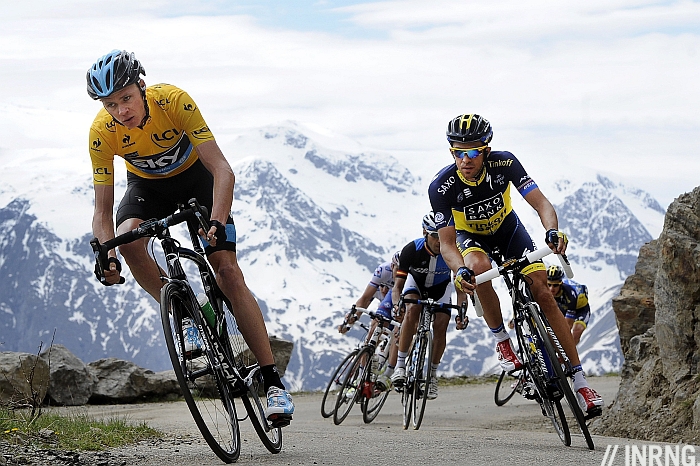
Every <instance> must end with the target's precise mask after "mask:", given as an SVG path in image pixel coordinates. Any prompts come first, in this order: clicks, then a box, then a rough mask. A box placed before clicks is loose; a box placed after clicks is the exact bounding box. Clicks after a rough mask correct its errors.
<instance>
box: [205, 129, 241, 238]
mask: <svg viewBox="0 0 700 466" xmlns="http://www.w3.org/2000/svg"><path fill="white" fill-rule="evenodd" d="M196 150H197V155H199V159H200V160H201V161H202V163H203V164H204V166H205V167H206V169H207V170H209V172H210V173H211V174H212V176H213V177H214V202H213V205H212V208H211V220H217V221H218V222H220V223H221V224H223V225H226V220H227V219H228V216H229V213H230V212H231V205H232V204H233V187H234V184H235V182H236V177H235V176H234V174H233V170H232V169H231V165H229V163H228V161H227V160H226V158H225V157H224V154H223V152H221V149H220V148H219V145H218V144H217V143H216V141H207V142H203V143H202V144H200V145H198V146H197V147H196ZM215 231H216V227H215V226H212V227H211V228H210V229H209V231H208V232H207V234H206V235H204V239H206V240H207V241H208V242H209V243H210V244H211V245H212V246H216V238H215V237H214V233H215ZM202 233H203V232H200V234H202Z"/></svg>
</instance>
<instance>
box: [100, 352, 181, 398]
mask: <svg viewBox="0 0 700 466" xmlns="http://www.w3.org/2000/svg"><path fill="white" fill-rule="evenodd" d="M88 368H89V370H90V372H91V373H92V374H93V375H94V376H95V378H96V379H97V383H96V384H95V387H94V389H93V392H92V396H91V397H90V403H132V402H135V401H141V400H145V399H148V398H169V397H171V396H173V395H179V394H180V386H179V385H178V383H177V379H176V378H175V374H174V372H173V371H163V372H158V373H155V372H153V371H152V370H148V369H144V368H142V367H139V366H137V365H136V364H134V363H133V362H131V361H124V360H121V359H116V358H105V359H98V360H97V361H94V362H91V363H90V364H88Z"/></svg>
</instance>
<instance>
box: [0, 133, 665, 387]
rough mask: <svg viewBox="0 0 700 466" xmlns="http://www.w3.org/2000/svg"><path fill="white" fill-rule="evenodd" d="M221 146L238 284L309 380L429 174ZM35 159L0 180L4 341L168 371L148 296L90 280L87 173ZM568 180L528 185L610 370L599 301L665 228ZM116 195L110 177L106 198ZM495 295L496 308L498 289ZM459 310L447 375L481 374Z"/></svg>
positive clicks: (637, 209)
mask: <svg viewBox="0 0 700 466" xmlns="http://www.w3.org/2000/svg"><path fill="white" fill-rule="evenodd" d="M222 139H223V138H222ZM225 144H226V148H225V151H224V152H225V153H226V154H227V155H228V156H229V157H230V158H231V160H232V161H234V163H233V164H234V171H235V172H236V191H235V199H236V200H235V202H234V206H233V210H234V218H235V220H236V227H237V230H238V232H239V234H238V250H239V261H240V262H241V266H242V268H243V271H244V274H245V276H246V282H247V283H248V286H249V287H250V288H251V290H252V291H253V293H254V294H255V295H256V297H257V299H258V300H259V302H260V304H261V308H262V309H263V313H264V315H265V319H266V321H267V323H268V330H269V332H270V333H272V334H276V335H278V336H280V337H283V338H286V339H289V340H292V341H294V343H295V351H294V355H293V358H292V361H291V362H290V364H289V366H288V368H287V374H286V375H285V379H286V380H287V382H288V383H290V385H292V387H294V388H297V389H300V388H304V389H317V388H320V387H322V386H323V385H324V384H325V382H326V380H327V377H328V375H329V372H330V371H331V370H332V369H333V368H334V365H335V364H337V362H338V361H339V358H340V357H342V355H344V353H346V352H347V351H348V350H349V349H350V348H352V347H353V346H354V345H355V344H356V343H357V341H358V338H359V337H360V336H361V334H360V331H359V330H356V329H355V330H353V331H351V332H350V334H349V335H347V336H343V335H340V334H338V333H337V331H336V330H335V329H336V326H337V325H338V324H339V322H340V321H341V319H342V315H343V314H344V313H345V312H346V310H347V309H348V308H349V306H350V305H351V304H352V303H353V302H354V301H355V300H356V299H357V297H358V296H359V294H360V293H361V291H362V290H363V289H364V287H365V286H366V284H367V281H368V280H369V277H370V276H371V273H372V271H373V270H374V268H375V267H376V265H377V264H378V263H380V262H382V261H383V260H386V259H388V258H389V257H390V255H391V254H392V253H393V251H395V250H397V249H399V248H400V247H402V246H403V245H404V244H405V243H407V242H408V241H410V240H412V239H414V238H416V237H418V236H420V234H421V231H420V220H421V218H422V216H423V215H424V214H425V211H426V210H427V208H428V206H429V204H428V201H427V195H426V189H427V184H428V182H429V180H428V179H425V178H421V177H418V176H416V175H415V174H412V173H411V172H410V171H409V170H408V169H407V168H406V167H405V166H403V165H402V164H401V163H400V162H399V161H398V160H397V159H396V158H394V157H393V156H391V155H390V154H385V153H376V152H371V151H367V150H364V149H363V148H362V147H360V146H359V145H357V144H356V143H354V142H352V141H348V140H346V139H343V138H338V137H334V136H332V135H327V134H323V133H321V132H318V131H312V130H310V129H308V128H305V127H302V126H300V125H297V124H294V123H289V124H286V125H283V126H275V127H266V128H260V129H256V130H251V131H248V132H245V133H243V134H241V135H239V136H238V137H237V138H235V139H230V140H228V141H226V142H225ZM51 155H52V156H53V157H55V158H56V159H57V160H66V159H67V157H69V155H66V154H60V153H57V154H51ZM43 160H44V157H38V156H37V157H26V160H25V161H24V163H23V164H21V166H12V167H9V168H7V169H6V170H4V171H3V172H2V173H0V206H1V207H0V350H4V351H29V352H34V351H36V349H37V347H38V345H39V343H40V342H43V344H44V345H47V344H48V343H50V341H51V340H52V338H53V339H54V342H55V343H62V344H64V345H66V346H67V347H68V348H70V349H71V350H72V351H74V352H75V353H76V354H77V355H78V356H79V357H81V358H82V359H83V360H86V361H92V360H94V359H97V358H99V357H105V356H115V357H120V358H125V359H131V360H133V361H135V362H136V363H137V364H139V365H142V366H144V367H148V368H151V369H154V370H162V369H166V368H168V366H169V361H168V357H167V354H166V350H165V347H164V345H163V339H162V335H161V329H160V328H161V327H160V321H159V317H158V310H157V303H156V302H155V301H154V300H152V299H151V298H150V297H148V296H147V295H146V294H145V293H144V292H142V291H141V290H140V289H139V287H138V285H136V283H135V282H134V280H133V279H131V277H130V276H128V275H127V283H126V284H125V285H123V286H114V287H109V288H105V287H102V286H101V285H100V284H99V283H98V282H97V281H95V280H94V277H93V275H92V269H93V262H92V257H91V250H90V247H89V244H88V241H89V239H90V237H91V235H90V234H89V221H90V218H91V214H92V212H91V209H92V206H91V199H92V192H91V191H92V190H91V186H90V178H89V176H85V175H89V168H87V169H86V170H82V167H79V168H80V170H78V169H75V170H74V171H70V170H68V169H64V170H62V171H59V172H58V175H57V174H56V172H53V173H52V176H48V175H46V174H45V172H44V171H42V170H41V163H42V162H43ZM526 166H527V164H526ZM575 176H576V179H575V180H574V179H567V180H561V179H560V180H553V181H552V182H551V183H549V182H547V180H544V183H543V180H538V182H540V186H542V187H543V190H545V193H546V194H547V195H548V196H549V197H550V199H551V200H552V201H553V203H554V204H555V205H556V207H557V212H558V213H559V217H560V223H561V228H562V229H563V230H564V231H567V233H569V235H570V236H571V238H572V242H571V250H570V251H571V253H570V257H571V259H572V262H573V266H574V270H575V272H576V273H577V277H576V279H577V280H579V281H581V282H582V283H585V284H587V285H588V287H589V290H590V292H591V303H592V308H593V309H594V313H593V318H592V320H591V323H590V325H589V328H588V330H587V331H586V332H585V333H584V337H583V340H582V342H581V344H580V349H581V352H582V355H583V356H584V366H585V367H586V369H587V371H588V372H604V371H612V370H618V369H619V367H620V365H621V356H620V351H619V344H618V342H617V338H616V336H617V329H616V326H615V319H614V315H613V313H612V308H611V306H610V300H611V299H612V297H613V296H614V295H615V293H616V291H617V289H618V288H619V286H620V285H621V283H622V281H623V280H624V278H625V277H626V276H627V275H628V274H629V273H631V272H632V271H633V269H634V262H635V259H636V254H637V251H638V249H639V247H640V246H641V245H642V244H643V243H644V242H646V241H649V240H650V239H652V237H655V236H657V235H658V233H659V232H660V231H661V227H662V222H663V214H664V210H663V208H661V207H660V206H659V204H658V203H657V202H656V201H655V200H653V199H652V198H651V197H650V196H649V195H648V194H647V193H645V192H644V191H641V190H639V189H636V188H633V187H629V186H625V185H622V184H620V183H617V182H615V181H613V180H611V179H610V177H606V176H604V175H601V174H598V173H577V174H576V175H575ZM121 179H123V177H122V178H121ZM545 186H546V188H545ZM123 189H124V185H123V183H122V184H120V185H118V186H117V191H118V192H117V196H119V191H123ZM516 197H517V196H516ZM514 204H515V205H516V211H517V212H518V213H519V215H520V216H521V218H522V219H523V222H525V224H526V226H527V227H528V230H529V231H531V232H532V234H533V237H534V238H535V239H536V240H538V237H540V236H544V232H543V230H542V226H541V225H540V224H539V221H538V219H537V217H536V215H535V214H534V213H533V211H532V209H531V208H530V207H529V206H527V204H525V203H524V201H522V200H521V199H520V200H519V198H514ZM537 242H538V244H540V245H541V244H542V241H541V239H540V240H539V241H537ZM497 289H498V290H499V293H500V294H501V296H502V308H503V312H504V315H506V316H507V315H508V314H509V313H510V310H509V300H508V298H507V296H506V294H505V289H504V287H503V285H502V284H497ZM470 315H471V318H472V323H471V324H470V326H469V328H468V329H467V330H466V331H464V332H458V331H456V330H454V327H453V326H451V327H450V330H449V335H448V348H447V351H446V353H445V357H444V360H443V361H444V363H443V365H442V366H441V371H442V373H444V374H465V373H466V374H478V373H485V372H489V371H492V370H493V369H494V367H495V365H496V359H495V355H494V351H493V339H492V337H491V336H490V334H489V331H488V329H487V328H486V326H485V324H484V322H483V320H482V319H478V318H476V316H475V315H473V311H470ZM54 332H55V337H54Z"/></svg>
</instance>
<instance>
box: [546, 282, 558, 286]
mask: <svg viewBox="0 0 700 466" xmlns="http://www.w3.org/2000/svg"><path fill="white" fill-rule="evenodd" d="M547 286H561V283H552V282H547Z"/></svg>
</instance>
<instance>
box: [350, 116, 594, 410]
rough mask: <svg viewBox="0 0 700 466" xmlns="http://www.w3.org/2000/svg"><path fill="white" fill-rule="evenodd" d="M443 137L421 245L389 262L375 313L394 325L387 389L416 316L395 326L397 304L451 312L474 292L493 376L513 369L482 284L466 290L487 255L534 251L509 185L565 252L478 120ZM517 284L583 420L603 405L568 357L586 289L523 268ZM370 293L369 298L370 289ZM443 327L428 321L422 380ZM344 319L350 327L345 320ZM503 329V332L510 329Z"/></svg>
mask: <svg viewBox="0 0 700 466" xmlns="http://www.w3.org/2000/svg"><path fill="white" fill-rule="evenodd" d="M446 135H447V141H448V143H449V145H450V147H449V150H450V152H451V154H452V158H453V163H451V164H450V165H448V166H446V167H444V168H443V169H442V170H440V171H439V172H438V174H437V175H436V176H435V177H434V179H433V180H432V182H431V183H430V187H429V189H428V195H429V198H430V203H431V207H432V211H431V212H430V213H428V214H427V215H426V216H425V217H424V218H423V223H422V226H423V237H422V238H419V239H416V240H414V241H412V242H411V243H409V244H407V245H406V246H405V247H404V248H403V249H402V251H401V253H400V254H397V255H395V257H396V256H398V258H397V260H394V261H393V264H394V265H393V271H394V277H393V278H394V284H393V287H392V288H391V293H388V292H387V293H386V296H385V297H384V298H383V300H382V303H381V304H380V306H379V308H380V310H386V309H388V308H391V309H392V311H393V317H394V318H403V319H404V321H403V325H402V328H401V332H400V336H399V339H398V351H397V356H396V362H395V365H394V363H393V360H392V359H390V360H389V364H390V365H389V372H390V373H391V382H392V383H393V385H394V386H396V387H400V386H401V385H402V384H403V383H404V381H405V358H406V355H407V351H408V348H409V346H410V343H411V339H412V338H413V334H414V333H415V330H416V325H417V321H416V319H417V316H418V314H419V313H420V306H418V305H415V304H414V305H409V306H406V309H405V316H403V315H402V314H403V311H404V310H403V309H399V308H398V306H399V299H400V297H401V296H404V297H407V298H413V299H416V298H432V299H435V300H439V301H442V302H447V301H449V300H450V299H451V297H452V293H453V291H456V295H457V302H458V304H459V303H461V302H462V300H464V299H466V295H467V294H469V295H472V294H474V292H475V291H476V292H477V294H478V297H479V301H480V303H481V306H482V308H483V316H484V319H485V321H486V323H487V325H488V326H489V328H490V329H491V333H492V335H493V337H494V339H495V341H496V353H497V355H498V361H499V363H500V366H501V368H502V369H503V370H504V371H508V372H512V371H515V370H518V369H520V368H521V367H522V362H521V361H520V360H519V359H518V356H517V355H516V352H515V350H514V347H513V343H512V341H511V338H510V335H509V334H508V331H507V330H506V327H505V325H504V322H503V316H502V313H501V307H500V302H499V299H498V295H497V294H496V292H495V291H494V289H493V286H492V284H491V282H490V281H486V282H484V283H482V284H480V285H479V286H476V285H475V282H474V277H475V276H476V275H478V274H480V273H483V272H486V271H487V270H488V269H490V268H492V266H493V265H492V261H491V255H492V254H494V253H498V254H501V256H502V257H503V258H505V259H509V258H518V257H522V256H524V255H526V254H527V253H529V252H531V251H534V250H535V249H536V248H535V243H534V242H533V241H532V238H531V237H530V235H529V234H528V232H527V231H526V229H525V227H524V226H523V224H522V223H521V221H520V219H519V218H518V216H517V214H516V213H515V211H514V210H513V208H512V205H511V198H510V186H511V184H512V185H513V186H515V188H516V189H517V190H518V192H519V193H520V194H521V195H522V196H523V198H524V199H525V200H526V201H527V202H528V203H529V204H530V205H531V206H532V207H533V208H534V209H535V211H536V212H537V214H538V215H539V218H540V221H541V222H542V225H543V226H544V228H545V229H546V231H547V232H546V236H545V241H546V243H547V245H548V247H550V248H551V249H552V250H553V251H554V252H555V253H557V254H564V253H565V251H566V247H567V243H568V238H567V236H566V235H565V234H564V233H562V232H560V231H559V230H558V221H557V215H556V211H555V210H554V207H553V206H552V204H551V203H550V202H549V200H547V198H546V197H545V196H544V195H543V194H542V192H541V191H540V189H539V188H538V187H537V184H536V183H535V182H534V180H532V178H530V176H529V175H528V174H527V172H526V171H525V169H524V168H523V166H522V165H521V163H520V162H519V161H518V159H517V158H516V157H515V156H514V155H513V154H512V153H510V152H505V151H493V150H491V147H490V145H489V144H490V142H491V140H492V138H493V130H492V127H491V124H490V123H489V121H488V120H486V119H485V118H483V117H481V116H479V115H475V114H463V115H459V116H457V117H456V118H454V119H452V120H450V121H449V123H448V126H447V133H446ZM382 267H384V265H383V266H381V267H380V268H382ZM377 270H378V271H379V270H380V269H377ZM523 274H524V275H525V276H526V277H527V279H528V284H529V287H530V290H531V292H532V295H533V298H534V299H535V301H536V302H537V303H538V305H539V306H540V308H541V309H542V311H543V312H544V314H545V316H546V317H547V320H548V322H549V323H550V325H551V327H552V329H553V331H554V333H555V335H556V336H557V338H558V340H559V342H560V344H561V345H562V347H563V349H564V351H565V352H566V354H567V355H569V358H570V360H571V363H572V365H573V377H572V378H573V388H574V392H575V393H576V398H577V401H578V404H579V406H580V408H581V410H582V411H583V413H584V414H585V413H589V412H590V413H596V412H598V413H599V412H600V407H601V406H603V400H602V398H601V397H600V395H598V393H597V392H596V391H595V390H594V389H592V388H591V387H590V386H589V385H588V382H587V380H586V377H585V375H584V373H583V369H582V367H581V361H580V359H579V356H578V352H577V350H576V345H577V344H578V342H579V340H580V338H581V333H582V332H583V330H584V329H585V328H586V325H587V323H588V319H589V317H590V306H589V304H588V297H587V289H586V287H585V286H584V285H580V284H578V283H576V282H573V281H571V280H567V279H565V278H564V272H563V270H562V269H561V268H560V267H558V266H550V267H549V268H547V267H546V266H545V265H544V263H543V262H542V261H536V262H534V263H533V264H531V265H530V266H528V267H527V268H526V269H525V270H523ZM375 275H376V274H375ZM386 277H388V275H386ZM383 284H384V285H385V286H388V285H389V284H388V283H386V282H384V283H383ZM374 285H375V282H372V281H370V284H369V285H368V288H369V287H371V286H374ZM453 285H454V288H453ZM376 286H377V289H379V285H376ZM366 294H367V293H365V295H366ZM365 302H366V300H365V301H363V302H362V303H363V304H364V303H365ZM449 318H450V316H449V314H437V315H436V317H435V321H434V326H433V333H434V343H433V356H434V357H433V361H432V365H431V371H432V375H435V371H436V370H437V367H438V365H439V363H440V359H441V357H442V354H443V352H444V350H445V343H446V341H445V339H446V331H447V325H448V323H449ZM346 319H349V321H352V316H350V315H348V316H346ZM456 324H457V328H464V327H465V326H466V322H460V321H459V320H458V319H457V322H456ZM509 324H510V326H511V328H512V322H511V323H509ZM437 394H438V387H437V378H435V377H432V378H431V384H430V386H429V388H428V396H427V398H428V399H435V398H437Z"/></svg>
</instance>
